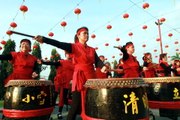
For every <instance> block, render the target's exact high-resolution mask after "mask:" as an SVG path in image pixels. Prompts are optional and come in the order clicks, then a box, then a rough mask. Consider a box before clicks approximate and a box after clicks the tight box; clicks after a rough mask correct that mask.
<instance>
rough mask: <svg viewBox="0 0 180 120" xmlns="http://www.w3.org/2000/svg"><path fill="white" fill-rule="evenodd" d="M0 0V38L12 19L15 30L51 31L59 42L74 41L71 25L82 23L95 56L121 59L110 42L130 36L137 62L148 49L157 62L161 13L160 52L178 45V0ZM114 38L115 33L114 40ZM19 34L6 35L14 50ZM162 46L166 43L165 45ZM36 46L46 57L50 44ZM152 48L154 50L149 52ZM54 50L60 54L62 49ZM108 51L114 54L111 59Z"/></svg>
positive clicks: (4, 37) (78, 25)
mask: <svg viewBox="0 0 180 120" xmlns="http://www.w3.org/2000/svg"><path fill="white" fill-rule="evenodd" d="M0 2H1V4H0V39H1V40H7V39H9V36H8V35H6V31H7V30H8V29H9V24H10V23H11V22H13V21H14V22H16V23H17V27H16V28H15V29H14V30H15V31H19V32H23V33H27V34H32V35H38V34H40V35H43V36H46V37H49V36H48V33H49V32H53V33H54V36H53V37H52V38H53V39H57V40H59V41H63V42H73V38H74V34H75V32H76V29H77V28H79V27H81V26H87V27H88V28H89V30H90V36H91V34H95V35H96V38H95V39H92V38H91V37H90V39H89V41H88V44H89V45H90V46H93V47H98V50H97V53H98V55H104V56H105V57H107V58H108V61H110V62H111V61H113V60H114V59H116V60H118V59H119V58H121V56H120V55H119V54H120V51H118V50H117V49H114V48H113V46H118V45H124V44H125V43H126V42H128V41H132V42H133V43H134V44H135V54H134V55H135V56H137V59H138V60H139V62H140V64H142V56H143V53H144V52H151V53H152V54H153V61H154V62H158V58H155V56H158V55H159V54H160V44H159V42H157V41H156V38H158V27H157V25H155V21H157V19H160V18H165V19H166V21H165V22H164V23H163V24H162V25H161V31H162V42H163V51H164V52H167V53H168V55H169V56H172V55H175V53H176V52H177V51H175V49H177V48H179V49H180V47H179V44H176V45H175V44H174V42H175V41H178V42H179V43H180V40H179V39H180V22H179V20H180V0H91V1H90V0H51V1H50V0H49V1H48V0H24V2H23V0H13V1H12V0H0ZM145 2H147V3H149V5H150V6H149V8H148V9H143V8H142V5H143V4H144V3H145ZM22 3H23V4H24V5H26V6H27V7H28V11H27V12H26V13H25V14H24V15H23V13H22V12H21V11H19V8H20V6H21V5H22ZM75 8H80V9H81V14H80V15H78V16H77V15H76V14H74V9H75ZM124 13H128V14H129V18H128V19H124V18H123V17H122V16H123V14H124ZM62 21H66V22H67V26H66V27H65V28H64V29H63V27H62V26H60V23H61V22H62ZM107 25H111V26H112V29H110V30H108V29H107V28H106V26H107ZM143 25H147V26H148V28H147V29H146V30H143V29H142V26H143ZM129 32H133V36H132V37H130V36H128V33H129ZM169 33H172V34H173V36H172V37H171V38H170V37H168V34H169ZM117 37H119V38H120V41H118V42H117V41H116V38H117ZM23 38H25V37H24V36H18V35H12V36H11V39H13V40H15V41H16V43H17V44H16V46H17V48H16V49H17V51H18V50H19V48H18V46H19V45H18V44H19V42H20V40H21V39H23ZM1 40H0V41H1ZM105 43H109V46H108V47H107V46H105ZM143 44H146V47H145V48H143V47H142V45H143ZM165 45H169V47H168V48H165V47H164V46H165ZM0 46H2V45H0ZM41 48H42V56H43V57H44V58H45V57H49V56H50V53H51V50H52V49H53V48H54V47H52V46H50V45H47V44H42V45H41ZM155 49H157V52H154V50H155ZM57 50H58V52H59V53H60V54H62V55H61V56H62V57H64V53H63V51H62V50H60V49H57ZM1 51H2V50H1ZM1 51H0V52H1ZM112 56H115V58H114V59H113V58H112Z"/></svg>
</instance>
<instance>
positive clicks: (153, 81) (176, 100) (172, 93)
mask: <svg viewBox="0 0 180 120" xmlns="http://www.w3.org/2000/svg"><path fill="white" fill-rule="evenodd" d="M144 81H145V83H147V84H148V85H149V87H148V88H147V96H148V103H149V107H150V108H152V109H159V112H160V116H162V117H170V118H174V117H175V118H177V117H178V116H180V77H156V78H144Z"/></svg>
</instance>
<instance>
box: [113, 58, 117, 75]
mask: <svg viewBox="0 0 180 120" xmlns="http://www.w3.org/2000/svg"><path fill="white" fill-rule="evenodd" d="M113 69H117V61H116V60H114V62H113ZM113 77H114V78H116V77H117V72H114V75H113Z"/></svg>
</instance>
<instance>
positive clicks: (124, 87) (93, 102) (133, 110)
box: [85, 78, 149, 120]
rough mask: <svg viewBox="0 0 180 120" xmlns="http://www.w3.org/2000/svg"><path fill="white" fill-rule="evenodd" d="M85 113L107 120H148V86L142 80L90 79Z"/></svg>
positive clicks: (90, 116)
mask: <svg viewBox="0 0 180 120" xmlns="http://www.w3.org/2000/svg"><path fill="white" fill-rule="evenodd" d="M85 87H86V88H87V91H86V102H85V113H86V115H87V116H88V117H89V118H94V119H105V120H148V118H149V116H148V100H147V94H146V87H147V85H146V84H144V82H143V80H142V79H140V78H134V79H133V78H132V79H125V78H110V79H90V80H88V81H87V82H86V84H85Z"/></svg>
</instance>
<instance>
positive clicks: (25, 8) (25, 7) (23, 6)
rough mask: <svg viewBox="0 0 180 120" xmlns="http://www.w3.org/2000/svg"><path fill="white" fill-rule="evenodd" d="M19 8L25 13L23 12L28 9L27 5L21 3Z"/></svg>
mask: <svg viewBox="0 0 180 120" xmlns="http://www.w3.org/2000/svg"><path fill="white" fill-rule="evenodd" d="M20 10H21V11H22V12H23V13H25V12H27V11H28V7H27V6H25V5H21V7H20Z"/></svg>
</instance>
